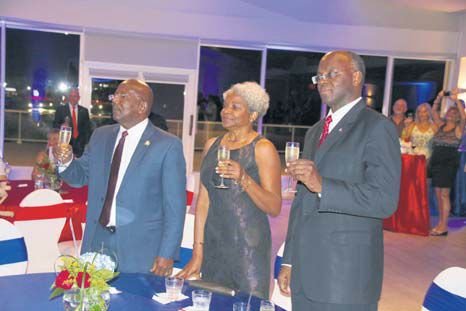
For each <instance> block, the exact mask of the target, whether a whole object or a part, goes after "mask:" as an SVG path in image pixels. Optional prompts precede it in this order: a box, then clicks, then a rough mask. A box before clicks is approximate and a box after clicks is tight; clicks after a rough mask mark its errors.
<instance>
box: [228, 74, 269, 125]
mask: <svg viewBox="0 0 466 311" xmlns="http://www.w3.org/2000/svg"><path fill="white" fill-rule="evenodd" d="M231 94H235V95H237V96H239V97H241V98H242V99H243V100H244V101H245V102H246V103H247V105H248V109H249V111H250V112H257V113H258V115H259V117H262V116H263V115H265V113H266V112H267V109H269V101H270V97H269V94H267V92H266V91H265V90H264V89H263V88H262V87H261V86H260V85H259V84H257V83H256V82H250V81H248V82H243V83H236V84H234V85H233V86H232V87H230V88H229V89H228V90H227V91H225V92H224V93H223V99H224V100H225V99H226V98H227V97H228V96H230V95H231Z"/></svg>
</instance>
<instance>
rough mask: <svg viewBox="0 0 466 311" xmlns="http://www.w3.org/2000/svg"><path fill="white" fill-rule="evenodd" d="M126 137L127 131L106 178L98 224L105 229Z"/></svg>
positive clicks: (122, 135)
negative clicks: (102, 205)
mask: <svg viewBox="0 0 466 311" xmlns="http://www.w3.org/2000/svg"><path fill="white" fill-rule="evenodd" d="M127 135H128V132H127V131H124V132H123V133H122V134H121V138H120V141H119V142H118V146H117V147H116V149H115V153H114V154H113V159H112V166H111V168H110V177H109V178H108V187H107V194H106V196H105V201H104V207H103V208H102V211H101V212H100V217H99V223H100V224H101V225H102V226H104V227H106V226H107V224H108V222H109V221H110V211H111V210H112V202H113V196H114V194H115V187H116V183H117V179H118V171H119V170H120V162H121V155H122V154H123V147H124V145H125V137H126V136H127Z"/></svg>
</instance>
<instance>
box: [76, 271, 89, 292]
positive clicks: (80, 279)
mask: <svg viewBox="0 0 466 311" xmlns="http://www.w3.org/2000/svg"><path fill="white" fill-rule="evenodd" d="M82 282H83V272H78V275H77V276H76V283H77V284H78V286H79V287H82ZM89 286H91V276H90V275H89V273H87V272H86V276H85V277H84V288H88V287H89Z"/></svg>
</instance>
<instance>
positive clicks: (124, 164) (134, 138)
mask: <svg viewBox="0 0 466 311" xmlns="http://www.w3.org/2000/svg"><path fill="white" fill-rule="evenodd" d="M148 123H149V119H147V118H146V119H145V120H143V121H141V122H139V123H138V124H136V125H135V126H133V127H132V128H130V129H125V128H124V127H122V126H120V130H119V131H118V136H117V138H116V140H115V145H114V146H113V153H115V149H116V147H117V146H118V142H119V141H120V138H121V134H122V133H123V132H124V131H128V135H127V136H126V139H125V145H124V146H123V153H122V155H121V162H120V169H119V170H118V178H117V182H116V186H115V193H114V195H113V200H112V208H111V210H110V220H109V222H108V225H107V226H115V225H116V196H117V194H118V190H119V189H120V185H121V182H122V180H123V177H124V176H125V173H126V169H127V168H128V165H129V162H130V161H131V158H132V157H133V154H134V151H136V147H137V146H138V143H139V141H140V140H141V137H142V134H143V133H144V130H145V129H146V127H147V124H148ZM112 158H113V155H112ZM71 161H72V160H70V161H69V162H67V163H64V164H63V165H61V166H59V167H58V171H59V172H60V173H61V172H63V171H64V170H66V169H67V168H68V166H69V165H70V163H71Z"/></svg>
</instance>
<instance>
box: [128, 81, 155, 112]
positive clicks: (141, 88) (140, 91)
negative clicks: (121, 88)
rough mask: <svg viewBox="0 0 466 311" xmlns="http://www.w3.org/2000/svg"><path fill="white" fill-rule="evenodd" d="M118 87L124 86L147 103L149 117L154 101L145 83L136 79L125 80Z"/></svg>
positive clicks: (150, 90)
mask: <svg viewBox="0 0 466 311" xmlns="http://www.w3.org/2000/svg"><path fill="white" fill-rule="evenodd" d="M120 85H126V86H127V87H128V89H129V90H131V91H133V92H134V93H136V95H138V96H139V97H140V98H141V99H142V100H143V101H145V102H146V103H147V115H149V114H150V112H151V110H152V103H153V101H154V94H153V93H152V89H151V88H150V86H149V85H148V84H147V83H146V82H144V81H142V80H137V79H129V80H125V81H123V82H122V83H121V84H120Z"/></svg>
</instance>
